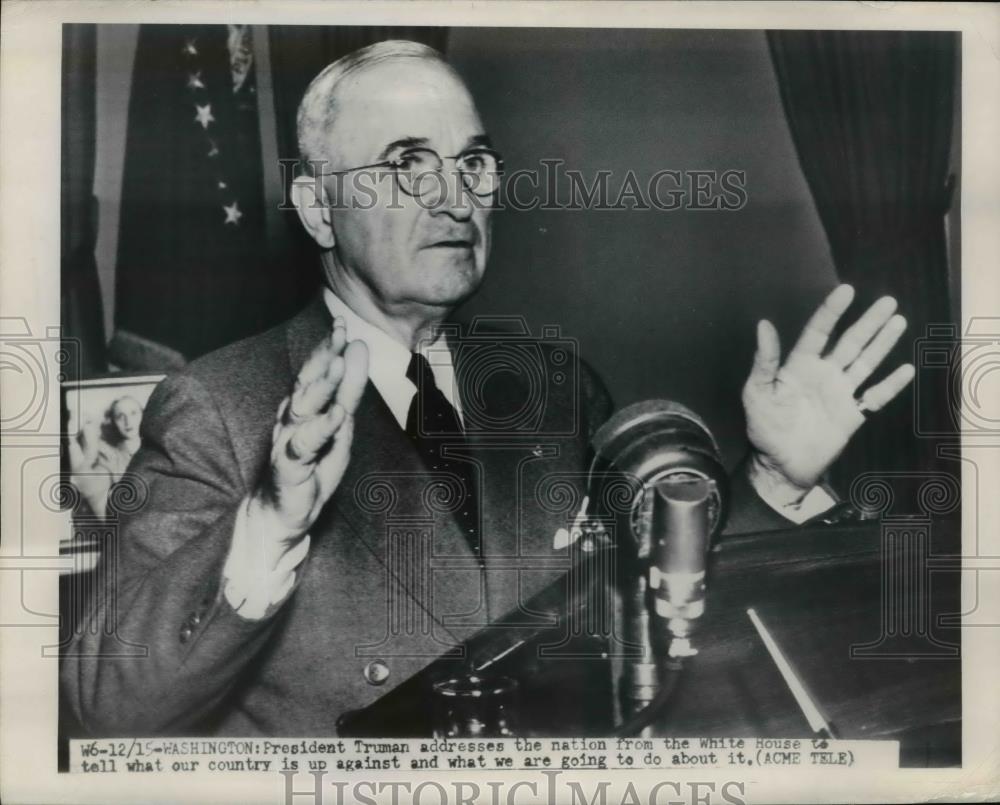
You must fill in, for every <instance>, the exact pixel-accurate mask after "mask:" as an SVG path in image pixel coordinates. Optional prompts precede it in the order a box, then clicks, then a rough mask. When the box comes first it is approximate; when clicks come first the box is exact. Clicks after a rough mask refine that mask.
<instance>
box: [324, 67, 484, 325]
mask: <svg viewBox="0 0 1000 805" xmlns="http://www.w3.org/2000/svg"><path fill="white" fill-rule="evenodd" d="M337 103H338V112H337V122H336V123H335V124H334V126H333V131H332V132H330V147H329V152H328V153H330V155H331V161H332V164H331V165H330V166H328V167H327V168H325V170H344V169H347V168H353V167H357V166H360V165H370V164H373V163H378V162H382V161H384V160H386V159H392V158H393V157H397V156H399V155H400V154H402V153H403V152H404V151H406V149H407V148H412V147H420V148H429V149H433V150H434V151H436V152H437V153H438V154H439V155H441V156H442V157H451V156H456V155H458V154H461V153H463V152H464V151H466V150H467V149H469V148H471V147H475V146H477V145H482V144H483V143H484V139H485V132H484V130H483V125H482V123H481V121H480V119H479V114H478V112H477V111H476V107H475V104H474V103H473V100H472V98H471V96H470V95H469V93H468V91H467V90H466V88H465V87H464V86H463V85H462V84H461V83H460V82H459V81H458V80H457V79H456V78H455V76H454V75H453V74H452V73H451V72H449V71H448V70H447V69H446V68H445V67H444V66H442V65H440V64H437V63H435V62H429V61H421V60H418V59H405V60H395V61H388V62H384V63H382V64H380V65H376V66H374V67H371V68H368V69H365V70H363V71H362V72H360V73H358V74H357V75H356V76H351V77H349V78H347V79H345V81H344V83H342V84H341V86H340V87H339V88H338V91H337ZM325 181H326V187H327V190H328V193H331V194H332V196H333V197H334V199H335V204H334V211H333V213H332V216H333V217H332V222H333V230H334V237H335V239H336V243H335V247H334V248H335V254H336V258H337V262H338V263H339V265H340V268H341V270H343V271H346V272H347V273H349V274H351V275H353V276H354V277H355V278H357V279H358V280H360V281H361V282H363V283H364V284H365V285H366V286H367V287H368V289H369V291H370V292H371V293H373V295H374V296H375V297H376V299H377V300H379V301H380V302H381V303H382V304H383V305H400V304H402V305H408V304H414V303H415V304H419V305H432V306H444V307H453V306H454V305H456V304H458V303H459V302H461V301H462V300H463V299H465V298H467V297H468V296H469V295H470V294H472V293H473V292H474V291H475V290H476V288H477V287H478V286H479V283H480V282H481V281H482V278H483V274H484V272H485V270H486V259H487V257H488V255H489V249H490V214H491V212H492V210H491V209H490V206H489V205H490V203H491V199H489V198H477V197H474V196H472V195H471V193H469V192H468V191H467V190H465V189H464V188H463V186H462V183H461V181H460V180H459V179H458V177H457V175H456V173H455V162H454V160H451V159H444V175H443V177H441V181H430V182H427V183H426V187H427V188H428V189H429V191H430V193H431V194H432V195H437V196H440V195H441V192H442V191H444V192H445V195H444V197H443V198H440V201H439V203H437V204H433V205H432V204H429V203H428V201H429V200H430V201H433V199H428V198H424V200H423V202H421V201H420V200H418V199H417V198H415V197H413V196H410V195H407V194H406V193H405V192H403V191H401V190H400V189H399V187H398V186H397V184H396V181H395V179H394V178H393V175H392V173H391V171H385V170H375V171H361V172H356V173H349V174H346V175H344V176H339V177H338V176H334V177H329V176H328V177H326V180H325ZM445 188H447V190H444V189H445ZM355 206H356V207H357V208H354V207H355Z"/></svg>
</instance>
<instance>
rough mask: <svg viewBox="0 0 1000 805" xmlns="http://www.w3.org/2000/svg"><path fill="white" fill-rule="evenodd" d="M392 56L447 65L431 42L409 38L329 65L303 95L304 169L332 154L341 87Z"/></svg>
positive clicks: (299, 131) (301, 138)
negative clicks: (334, 126) (331, 138)
mask: <svg viewBox="0 0 1000 805" xmlns="http://www.w3.org/2000/svg"><path fill="white" fill-rule="evenodd" d="M392 59H423V60H425V61H434V62H438V63H439V64H442V65H445V66H446V67H448V69H449V70H450V69H451V68H450V67H449V66H448V64H447V62H446V61H445V59H444V56H443V55H441V53H440V52H439V51H437V50H435V49H434V48H432V47H430V46H429V45H422V44H420V43H419V42H410V41H408V40H405V39H389V40H386V41H384V42H376V43H375V44H373V45H368V46H367V47H363V48H360V49H359V50H355V51H353V52H351V53H348V54H347V55H346V56H342V57H341V58H339V59H337V61H335V62H333V63H332V64H329V65H327V66H326V67H325V68H324V69H323V71H322V72H321V73H320V74H319V75H317V76H316V77H315V78H314V79H313V80H312V81H311V82H310V84H309V86H308V88H307V89H306V92H305V95H303V96H302V103H300V104H299V111H298V116H297V118H296V128H297V131H296V133H297V136H298V141H299V155H300V157H301V158H302V160H303V161H304V162H305V164H304V165H302V168H303V169H304V171H305V172H306V173H308V174H311V173H312V166H311V165H310V164H309V163H310V162H312V161H320V160H324V159H327V158H328V157H329V152H328V151H327V148H328V147H329V145H330V142H329V139H330V132H331V130H332V128H333V122H334V120H335V119H336V116H337V100H336V95H337V87H338V85H339V84H340V82H341V81H342V80H343V79H345V78H347V77H348V76H350V75H352V74H354V73H357V72H360V71H361V70H364V69H366V68H368V67H373V66H375V65H376V64H380V63H381V62H384V61H390V60H392Z"/></svg>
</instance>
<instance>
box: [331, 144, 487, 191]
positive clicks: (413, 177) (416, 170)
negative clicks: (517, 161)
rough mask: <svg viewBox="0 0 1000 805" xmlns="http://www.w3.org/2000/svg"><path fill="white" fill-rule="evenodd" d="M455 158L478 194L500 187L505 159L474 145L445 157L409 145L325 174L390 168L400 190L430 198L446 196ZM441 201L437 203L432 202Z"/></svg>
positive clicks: (468, 184) (467, 183)
mask: <svg viewBox="0 0 1000 805" xmlns="http://www.w3.org/2000/svg"><path fill="white" fill-rule="evenodd" d="M446 159H453V160H454V161H455V169H456V170H457V171H458V173H459V175H460V176H461V177H462V185H463V186H464V187H465V189H467V190H468V191H469V192H470V193H472V194H473V195H474V196H479V197H480V198H486V197H487V196H491V195H493V194H494V193H496V192H497V190H499V189H500V176H501V174H502V173H503V159H502V158H501V156H500V154H498V153H497V152H496V151H494V150H493V149H492V148H472V149H470V150H468V151H463V152H462V153H461V154H457V155H455V156H452V157H442V156H441V155H440V154H438V152H437V151H435V150H433V149H431V148H407V149H406V150H405V151H402V152H400V154H399V156H396V157H393V158H392V159H387V160H385V161H383V162H374V163H372V164H371V165H359V166H358V167H356V168H345V169H344V170H337V171H326V172H324V173H323V174H322V175H323V176H337V175H344V174H347V173H353V172H355V171H361V170H373V169H375V168H386V169H388V170H391V171H392V174H393V176H395V177H396V184H397V185H399V189H400V190H402V191H403V192H404V193H406V194H407V195H408V196H412V197H413V198H417V199H420V200H421V201H425V202H426V201H427V200H428V198H429V197H431V196H432V195H437V196H438V198H439V199H440V198H443V197H444V195H445V192H446V189H447V186H446V184H445V176H444V160H446ZM431 203H437V202H431Z"/></svg>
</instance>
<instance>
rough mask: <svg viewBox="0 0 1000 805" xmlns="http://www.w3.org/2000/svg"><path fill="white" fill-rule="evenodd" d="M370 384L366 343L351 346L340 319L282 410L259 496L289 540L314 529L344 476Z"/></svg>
mask: <svg viewBox="0 0 1000 805" xmlns="http://www.w3.org/2000/svg"><path fill="white" fill-rule="evenodd" d="M367 380H368V348H367V347H366V346H365V343H364V342H363V341H351V342H350V343H347V331H346V329H345V326H344V320H343V319H341V318H339V317H338V318H337V319H335V321H334V325H333V330H332V332H331V333H330V335H329V336H327V337H326V338H324V339H323V340H322V341H321V342H320V343H319V344H318V345H317V346H316V348H315V349H314V350H313V351H312V354H311V355H310V356H309V358H308V359H307V360H306V362H305V363H304V364H303V366H302V369H301V371H300V372H299V374H298V377H297V378H296V381H295V387H294V389H293V390H292V393H291V394H290V395H289V396H288V397H286V398H285V399H284V400H283V401H282V403H281V405H280V406H279V408H278V416H277V422H276V424H275V426H274V432H273V435H272V446H271V466H270V471H269V472H268V473H267V474H266V475H265V478H264V479H263V482H262V484H261V487H260V488H259V489H258V491H257V493H256V494H255V496H254V497H255V503H256V504H257V505H258V506H260V507H261V508H263V509H264V510H265V511H268V512H269V513H270V514H272V515H274V516H275V517H276V518H277V520H278V522H279V523H280V524H281V526H282V527H283V528H284V529H286V532H285V533H284V534H282V535H281V537H282V538H284V539H285V540H295V539H296V538H298V537H301V536H303V535H304V534H305V533H306V532H307V531H308V530H309V528H310V527H311V526H312V524H313V523H314V522H315V521H316V518H317V517H318V516H319V513H320V510H321V509H322V508H323V504H325V503H326V501H327V500H328V499H329V498H330V496H331V495H332V494H333V493H334V491H335V490H336V488H337V485H338V484H339V483H340V481H341V479H342V478H343V477H344V471H345V470H346V469H347V463H348V460H349V458H350V452H351V440H352V438H353V435H354V413H355V411H356V410H357V407H358V403H359V402H360V400H361V394H362V392H363V391H364V388H365V383H366V382H367Z"/></svg>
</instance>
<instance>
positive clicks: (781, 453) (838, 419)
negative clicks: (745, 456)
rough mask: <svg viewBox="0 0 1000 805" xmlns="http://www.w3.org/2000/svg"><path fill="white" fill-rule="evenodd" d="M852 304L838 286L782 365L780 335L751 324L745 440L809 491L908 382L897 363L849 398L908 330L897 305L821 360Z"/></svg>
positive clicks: (874, 312)
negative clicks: (869, 415) (869, 417)
mask: <svg viewBox="0 0 1000 805" xmlns="http://www.w3.org/2000/svg"><path fill="white" fill-rule="evenodd" d="M853 298H854V289H853V288H851V286H849V285H841V286H839V287H838V288H836V289H835V290H834V291H833V292H832V293H831V294H830V295H829V296H828V297H827V298H826V299H825V300H824V302H823V304H822V305H820V307H819V308H818V309H817V310H816V312H815V313H814V314H813V316H812V318H811V319H810V320H809V322H808V324H806V327H805V329H804V330H803V331H802V335H801V336H800V337H799V340H798V342H797V343H796V344H795V347H794V348H793V349H792V351H791V353H790V354H789V355H788V359H787V360H786V361H785V363H784V365H782V364H781V347H780V344H779V341H778V333H777V330H775V328H774V325H772V324H771V323H770V322H769V321H766V320H765V321H761V322H760V323H759V324H758V326H757V353H756V355H755V357H754V364H753V369H752V370H751V372H750V376H749V378H748V379H747V382H746V385H745V386H744V387H743V405H744V408H745V410H746V417H747V436H748V438H749V439H750V443H751V445H752V446H753V448H754V449H755V450H756V451H757V454H758V460H759V461H760V462H761V463H762V464H763V465H764V466H765V467H766V468H767V469H769V470H771V471H773V472H776V473H780V475H782V476H784V478H785V479H787V481H788V482H789V483H790V484H792V485H794V486H796V487H798V488H800V489H802V490H808V489H810V488H811V487H813V486H814V485H815V484H816V482H817V481H818V480H819V479H820V477H821V476H822V475H823V473H824V472H825V471H826V470H827V468H828V467H829V466H830V464H831V463H833V461H834V460H835V459H836V458H837V456H838V455H840V453H841V451H842V450H843V449H844V447H845V446H846V445H847V442H848V441H849V440H850V438H851V436H852V435H853V434H854V432H855V431H856V430H857V429H858V428H859V427H861V425H862V424H863V423H864V421H865V417H864V413H863V410H864V411H878V410H879V409H880V408H882V407H883V406H885V405H886V404H887V403H888V402H889V401H890V400H892V399H893V398H894V397H895V396H896V395H897V394H899V392H900V391H902V390H903V389H904V388H905V387H906V385H907V383H909V382H910V380H912V378H913V366H912V364H903V365H902V366H900V367H898V368H897V369H896V370H895V371H893V372H892V373H891V374H890V375H889V376H888V377H887V378H885V379H884V380H882V381H881V382H880V383H878V384H876V385H874V386H872V387H870V388H869V389H868V390H867V391H865V393H864V395H863V396H862V397H861V398H856V397H855V393H856V391H857V389H858V387H859V386H861V385H862V384H863V383H864V382H865V381H866V380H867V379H868V377H869V376H870V375H871V374H872V372H874V371H875V369H876V368H877V367H878V366H879V364H880V363H881V362H882V361H883V359H884V358H885V356H886V355H888V354H889V351H890V350H891V349H892V347H893V346H894V345H895V343H896V341H898V340H899V337H900V335H902V333H903V330H904V329H905V328H906V320H905V319H904V318H903V317H902V316H900V315H893V314H894V313H895V310H896V300H895V299H892V298H891V297H888V296H886V297H883V298H881V299H879V300H878V301H877V302H875V304H873V305H872V306H871V307H870V308H869V309H868V310H867V311H866V312H865V313H864V315H863V316H861V318H859V319H858V320H857V321H856V322H855V323H854V324H853V325H852V326H851V327H849V328H848V329H847V330H846V331H845V332H844V334H843V335H842V336H841V337H840V339H839V340H838V341H837V344H836V345H835V346H834V347H833V349H831V350H830V351H829V352H827V353H826V354H824V350H825V349H826V346H827V342H828V340H829V338H830V334H831V333H832V332H833V329H834V327H835V326H836V324H837V321H838V320H839V319H840V317H841V316H842V315H843V313H844V311H845V310H847V308H848V307H849V306H850V304H851V301H852V300H853Z"/></svg>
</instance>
